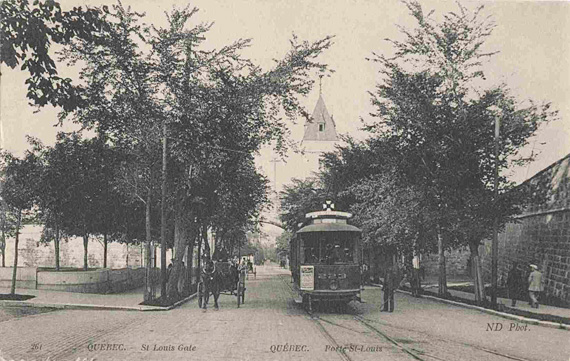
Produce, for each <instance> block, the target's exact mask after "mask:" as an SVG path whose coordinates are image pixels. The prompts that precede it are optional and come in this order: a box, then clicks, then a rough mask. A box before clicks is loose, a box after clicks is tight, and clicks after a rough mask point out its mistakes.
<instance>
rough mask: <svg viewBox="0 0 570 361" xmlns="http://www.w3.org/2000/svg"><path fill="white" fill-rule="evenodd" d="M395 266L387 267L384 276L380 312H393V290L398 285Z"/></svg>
mask: <svg viewBox="0 0 570 361" xmlns="http://www.w3.org/2000/svg"><path fill="white" fill-rule="evenodd" d="M396 269H397V266H392V267H388V269H387V270H386V275H385V276H384V289H383V291H384V300H383V302H382V308H381V309H380V312H394V291H395V290H396V288H398V286H399V285H400V280H399V279H398V275H397V273H396Z"/></svg>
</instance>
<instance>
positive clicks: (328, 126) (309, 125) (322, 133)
mask: <svg viewBox="0 0 570 361" xmlns="http://www.w3.org/2000/svg"><path fill="white" fill-rule="evenodd" d="M337 140H338V136H337V134H336V124H335V123H334V120H333V119H332V117H331V116H330V114H329V111H328V110H327V107H326V105H325V101H324V100H323V95H322V94H321V93H319V100H318V101H317V105H316V106H315V110H313V115H312V116H311V119H310V120H309V121H307V122H306V123H305V134H304V135H303V142H306V141H325V142H326V141H330V142H336V141H337Z"/></svg>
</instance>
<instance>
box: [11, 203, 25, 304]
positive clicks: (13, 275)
mask: <svg viewBox="0 0 570 361" xmlns="http://www.w3.org/2000/svg"><path fill="white" fill-rule="evenodd" d="M21 223H22V210H19V211H18V218H17V221H16V239H15V244H14V267H13V269H12V287H10V294H11V295H13V294H15V293H16V272H17V270H18V243H20V225H21Z"/></svg>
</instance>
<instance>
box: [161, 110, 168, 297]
mask: <svg viewBox="0 0 570 361" xmlns="http://www.w3.org/2000/svg"><path fill="white" fill-rule="evenodd" d="M162 132H163V134H162V136H163V138H162V196H161V201H160V280H161V282H160V295H161V296H162V295H166V294H167V293H166V282H167V281H168V280H167V279H166V276H167V272H166V175H167V174H166V171H167V168H166V161H167V156H166V152H167V150H168V148H167V145H166V139H167V137H166V120H163V121H162Z"/></svg>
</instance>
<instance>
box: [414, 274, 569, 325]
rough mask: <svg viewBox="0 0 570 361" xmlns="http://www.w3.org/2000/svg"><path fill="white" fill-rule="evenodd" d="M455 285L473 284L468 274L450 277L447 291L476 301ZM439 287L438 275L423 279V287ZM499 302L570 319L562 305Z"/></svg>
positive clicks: (518, 301)
mask: <svg viewBox="0 0 570 361" xmlns="http://www.w3.org/2000/svg"><path fill="white" fill-rule="evenodd" d="M453 286H473V281H472V280H471V279H470V278H469V277H468V276H463V277H461V276H458V277H455V278H454V277H448V280H447V287H448V290H447V291H448V292H449V293H450V294H451V295H452V296H454V297H459V298H464V299H466V300H472V301H475V295H474V294H473V293H471V292H464V291H458V290H452V289H449V287H453ZM486 286H488V285H486ZM437 287H438V284H437V278H436V277H431V278H427V279H426V280H424V281H422V288H423V289H428V290H430V291H432V292H437ZM497 303H500V304H503V305H504V306H506V308H510V309H514V310H520V311H523V312H529V313H536V314H543V315H553V316H558V317H565V318H569V319H570V308H562V307H555V306H547V305H540V306H539V308H532V307H530V305H529V303H528V300H527V301H521V300H517V304H516V307H511V300H510V299H508V298H497Z"/></svg>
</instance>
